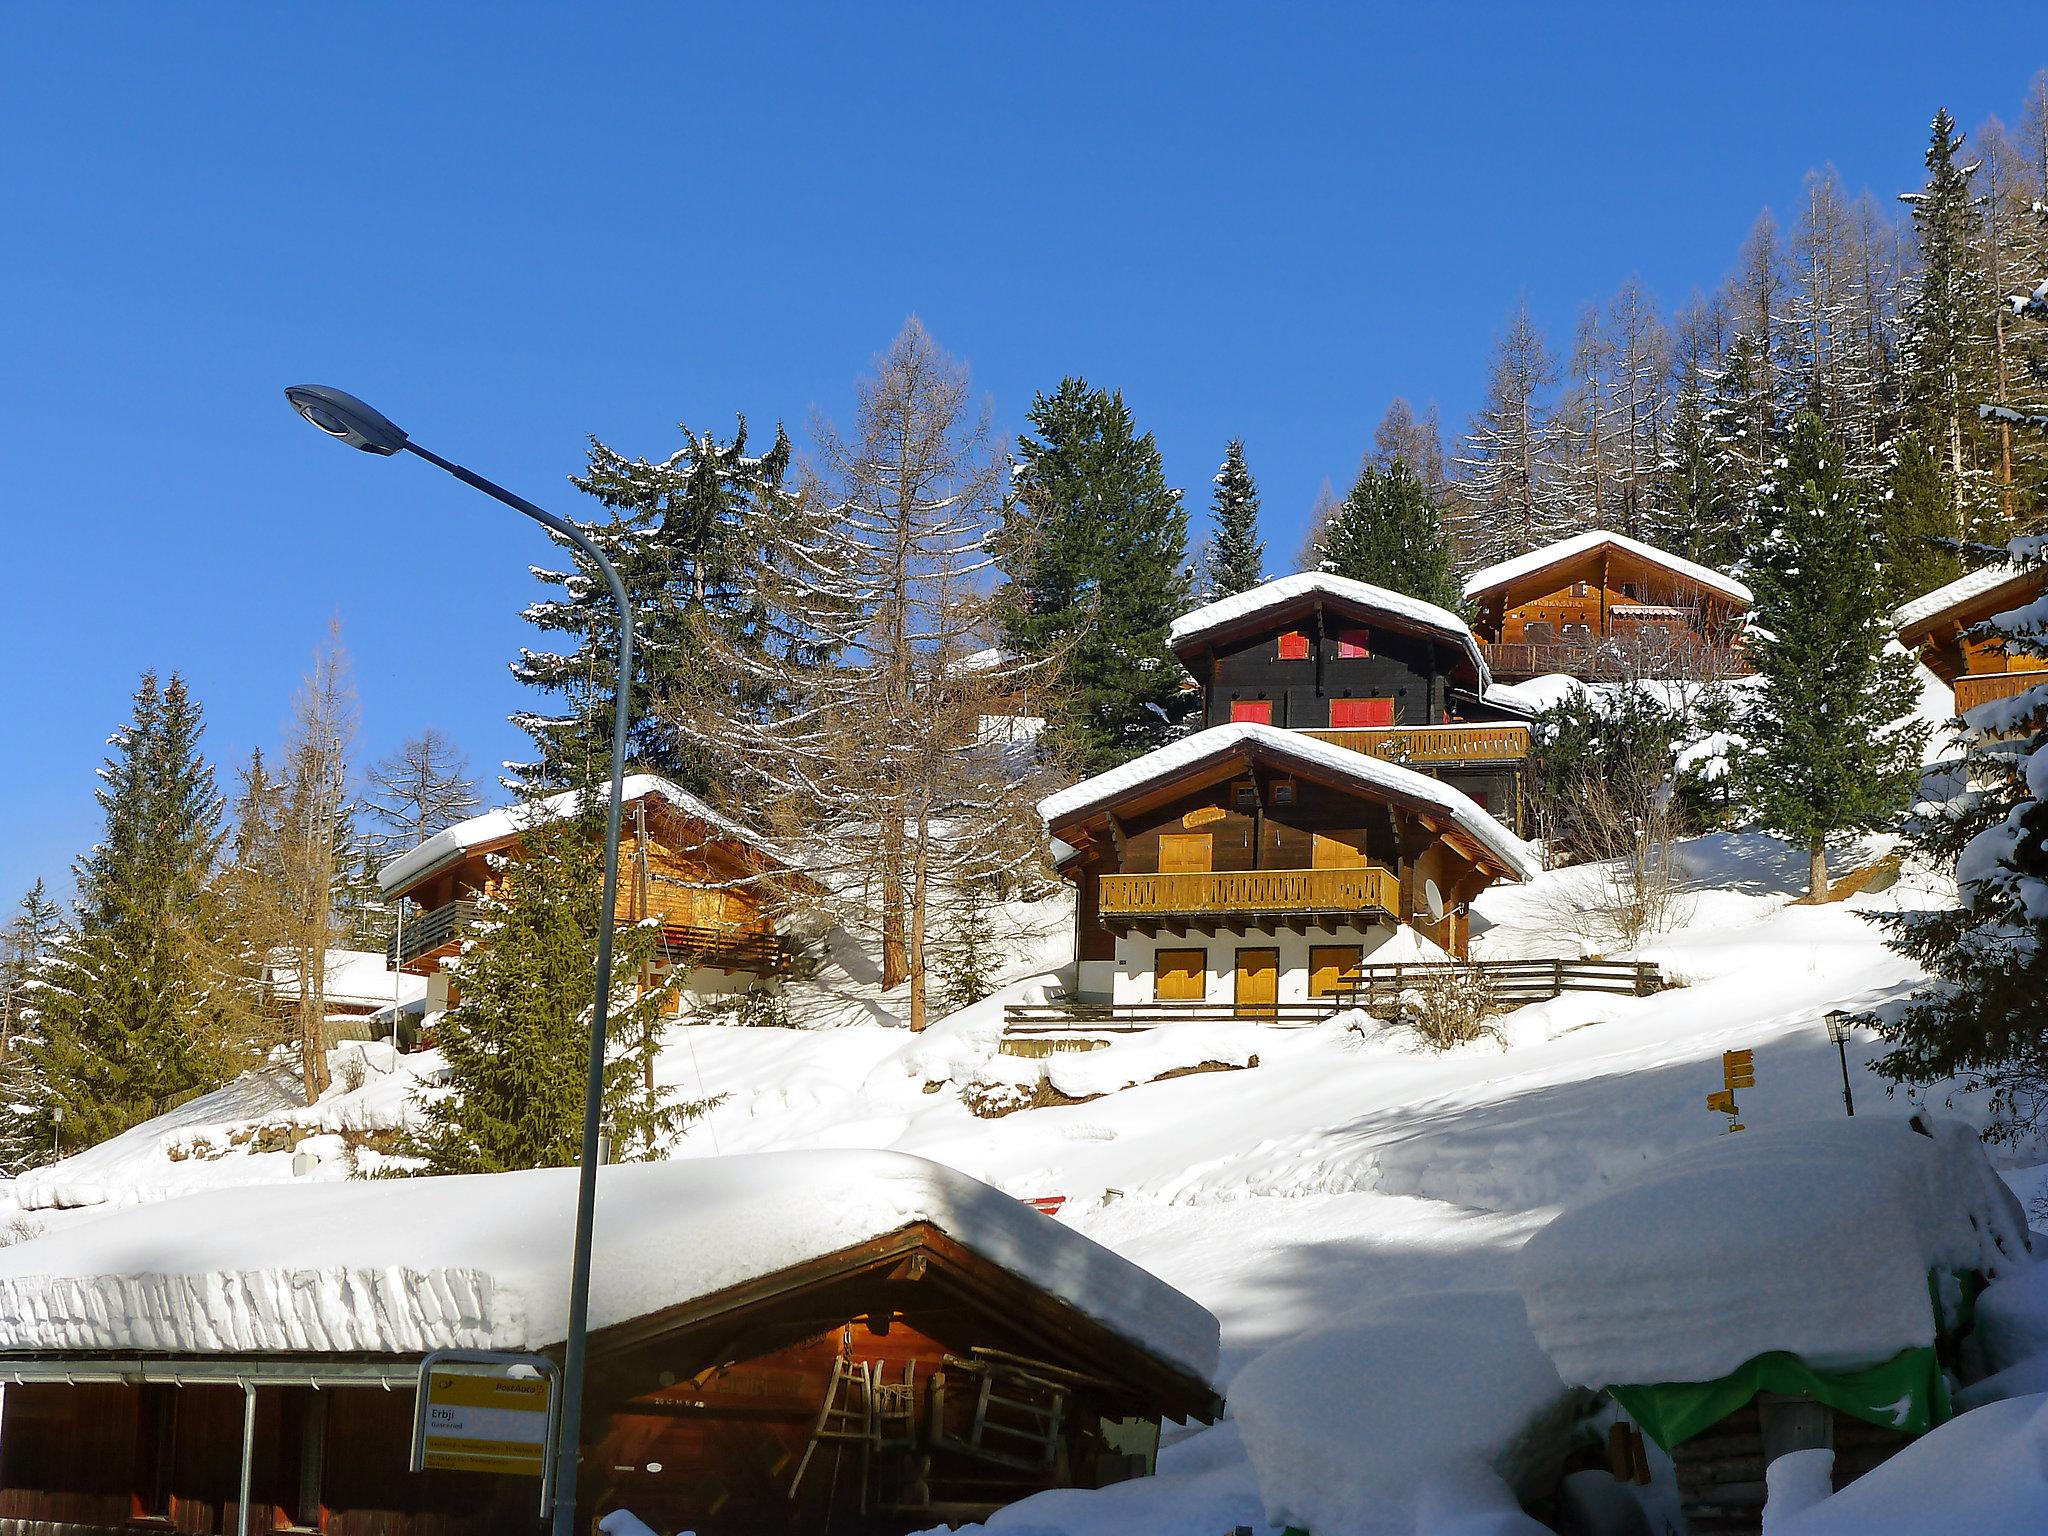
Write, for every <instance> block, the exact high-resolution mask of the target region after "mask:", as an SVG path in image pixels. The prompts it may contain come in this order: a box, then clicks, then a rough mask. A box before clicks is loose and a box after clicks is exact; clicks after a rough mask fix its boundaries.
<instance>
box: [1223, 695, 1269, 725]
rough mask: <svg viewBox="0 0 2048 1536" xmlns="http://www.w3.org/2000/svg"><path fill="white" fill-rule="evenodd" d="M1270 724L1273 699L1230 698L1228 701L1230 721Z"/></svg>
mask: <svg viewBox="0 0 2048 1536" xmlns="http://www.w3.org/2000/svg"><path fill="white" fill-rule="evenodd" d="M1239 722H1244V723H1248V724H1251V725H1271V724H1272V723H1273V701H1272V700H1271V699H1232V700H1231V701H1230V723H1231V724H1232V725H1236V724H1238V723H1239Z"/></svg>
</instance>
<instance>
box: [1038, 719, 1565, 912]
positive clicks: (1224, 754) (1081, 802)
mask: <svg viewBox="0 0 2048 1536" xmlns="http://www.w3.org/2000/svg"><path fill="white" fill-rule="evenodd" d="M1252 752H1257V753H1260V754H1262V755H1265V756H1268V757H1275V758H1279V759H1282V760H1284V761H1290V762H1293V763H1297V764H1299V765H1301V766H1302V767H1304V768H1308V769H1311V770H1313V771H1314V772H1315V773H1316V774H1318V775H1320V776H1323V777H1326V778H1333V779H1336V780H1338V781H1339V782H1343V783H1349V784H1352V785H1355V786H1357V787H1358V788H1359V789H1361V790H1364V791H1366V792H1367V793H1372V794H1379V795H1383V796H1387V797H1389V798H1393V799H1396V800H1401V801H1406V802H1409V803H1411V804H1423V805H1429V806H1432V807H1434V808H1435V809H1437V810H1440V811H1442V812H1443V813H1444V814H1446V815H1447V816H1449V817H1450V818H1451V820H1453V821H1454V822H1456V823H1457V824H1458V826H1459V827H1460V828H1462V829H1463V830H1464V831H1465V832H1466V833H1467V834H1468V835H1469V836H1470V837H1471V838H1472V839H1473V840H1474V841H1476V842H1477V843H1479V844H1480V845H1481V846H1483V847H1484V848H1485V849H1486V850H1487V851H1488V852H1489V853H1491V854H1492V855H1493V856H1494V857H1495V858H1497V859H1498V860H1500V862H1501V863H1502V864H1503V865H1505V866H1506V868H1507V869H1508V870H1509V871H1510V872H1512V873H1513V874H1514V875H1515V876H1516V877H1517V878H1519V879H1523V880H1530V879H1534V878H1535V876H1536V874H1537V872H1538V871H1539V870H1541V869H1542V867H1543V866H1542V865H1541V863H1540V862H1538V860H1537V858H1536V855H1535V854H1534V853H1533V852H1531V851H1530V848H1529V845H1528V844H1527V843H1525V842H1523V841H1522V840H1521V839H1520V838H1519V837H1517V836H1515V834H1514V833H1512V832H1510V831H1509V830H1508V829H1507V828H1506V827H1504V826H1502V825H1501V824H1500V823H1499V822H1497V821H1495V820H1494V819H1493V817H1491V816H1489V815H1488V814H1487V813H1486V812H1485V811H1484V810H1483V809H1482V808H1481V807H1480V805H1479V803H1478V802H1477V801H1475V800H1474V799H1472V797H1471V796H1469V795H1467V794H1465V793H1463V792H1462V791H1460V790H1457V789H1453V788H1452V787H1451V786H1450V785H1448V784H1446V783H1444V782H1443V781H1442V780H1440V779H1433V778H1431V777H1430V776H1429V775H1428V774H1425V773H1417V772H1416V771H1415V770H1414V769H1412V768H1403V767H1402V766H1400V764H1398V763H1389V762H1385V761H1383V760H1382V759H1380V758H1377V757H1372V756H1370V755H1368V754H1366V753H1364V752H1354V751H1352V750H1351V749H1350V748H1349V747H1339V746H1335V745H1332V744H1331V743H1329V742H1326V741H1318V740H1317V739H1316V738H1315V737H1313V736H1310V735H1307V734H1306V733H1304V732H1301V731H1285V730H1281V729H1279V728H1278V727H1275V726H1270V725H1256V724H1253V723H1251V722H1249V721H1238V722H1236V723H1234V724H1231V725H1215V726H1211V727H1210V728H1209V729H1208V730H1206V731H1197V732H1196V733H1195V734H1194V735H1192V736H1185V737H1183V738H1181V739H1180V740H1179V741H1174V742H1168V743H1167V744H1166V745H1165V746H1163V747H1160V748H1157V749H1156V750H1154V751H1151V752H1147V753H1146V754H1145V755H1144V756H1143V757H1138V758H1133V759H1132V760H1131V761H1130V762H1128V763H1122V764H1119V765H1118V766H1117V767H1115V768H1111V769H1108V770H1107V771H1105V772H1102V773H1098V774H1096V775H1095V776H1094V777H1093V778H1088V779H1083V780H1082V781H1081V782H1080V783H1078V784H1076V785H1073V786H1072V787H1071V788H1068V789H1063V790H1060V791H1059V792H1058V793H1056V794H1051V795H1048V796H1046V797H1045V799H1043V800H1041V801H1039V802H1038V813H1039V815H1041V816H1043V817H1044V818H1045V820H1046V823H1047V825H1048V826H1051V827H1053V828H1055V830H1057V827H1058V825H1059V824H1060V823H1062V822H1065V821H1069V820H1071V819H1072V818H1074V817H1075V816H1078V815H1081V814H1083V813H1085V812H1088V811H1091V810H1094V809H1096V808H1097V807H1100V806H1104V805H1108V804H1110V803H1111V802H1113V801H1116V800H1119V799H1121V798H1123V797H1124V796H1125V795H1127V794H1129V793H1131V792H1132V791H1133V790H1137V789H1142V788H1144V787H1145V786H1147V785H1151V784H1159V783H1165V782H1170V781H1171V780H1173V779H1176V778H1180V777H1182V776H1184V775H1186V774H1189V773H1192V772H1195V771H1198V770H1200V769H1202V768H1204V767H1207V766H1210V765H1212V764H1214V763H1217V762H1220V761H1222V760H1223V759H1225V758H1228V757H1231V756H1233V755H1244V754H1248V753H1252Z"/></svg>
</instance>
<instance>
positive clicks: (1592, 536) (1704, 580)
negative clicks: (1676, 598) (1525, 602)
mask: <svg viewBox="0 0 2048 1536" xmlns="http://www.w3.org/2000/svg"><path fill="white" fill-rule="evenodd" d="M1603 545H1605V546H1608V547H1610V548H1613V549H1625V550H1627V551H1628V552H1629V553H1630V554H1632V555H1635V556H1637V557H1638V558H1640V559H1643V560H1648V561H1649V562H1650V563H1651V564H1653V565H1661V566H1663V567H1664V568H1665V569H1666V570H1668V571H1677V572H1678V573H1679V574H1681V575H1684V576H1690V577H1691V578H1692V579H1693V580H1694V581H1696V582H1698V583H1699V584H1700V585H1701V586H1703V587H1711V588H1713V589H1714V590H1715V591H1716V592H1719V593H1721V594H1722V595H1723V596H1726V597H1732V598H1734V599H1735V601H1736V602H1738V603H1741V604H1743V605H1744V606H1745V607H1746V606H1748V605H1749V604H1750V603H1753V602H1755V601H1756V598H1755V596H1754V595H1753V594H1752V593H1751V592H1750V590H1749V588H1748V587H1745V586H1744V585H1743V584H1742V583H1741V582H1739V581H1737V580H1736V579H1735V578H1734V577H1733V576H1730V575H1727V574H1725V573H1724V572H1721V571H1717V570H1714V569H1712V568H1711V567H1709V566H1704V565H1697V564H1695V563H1694V562H1692V561H1690V560H1687V559H1686V558H1685V557H1684V556H1682V555H1674V554H1672V553H1671V552H1670V551H1669V550H1664V549H1658V548H1656V547H1655V546H1654V545H1650V544H1645V543H1643V542H1642V541H1641V540H1640V539H1632V538H1629V537H1628V536H1627V535H1626V534H1621V533H1610V532H1608V531H1607V530H1606V529H1604V528H1595V529H1592V530H1591V531H1589V532H1586V533H1575V534H1573V535H1572V536H1571V537H1570V538H1568V539H1559V540H1558V541H1557V542H1556V543H1555V544H1546V545H1544V546H1543V547H1542V548H1541V549H1532V550H1530V551H1529V552H1528V553H1527V554H1525V555H1516V556H1515V557H1514V558H1513V559H1512V560H1503V561H1501V562H1500V563H1499V564H1498V565H1489V566H1487V567H1486V568H1485V569H1484V570H1479V571H1474V572H1473V573H1472V574H1471V575H1470V576H1468V577H1466V578H1465V595H1466V596H1467V597H1477V596H1478V595H1479V594H1480V593H1481V592H1488V591H1491V590H1492V589H1493V588H1495V587H1499V586H1504V585H1506V584H1507V583H1508V582H1511V581H1515V580H1518V579H1520V578H1521V577H1523V576H1528V575H1531V574H1533V573H1534V572H1536V571H1541V570H1546V569H1548V568H1549V567H1550V566H1553V565H1556V564H1558V563H1559V562H1560V561H1564V560H1571V559H1575V558H1576V557H1578V556H1579V555H1583V554H1584V553H1586V551H1587V550H1589V549H1599V548H1600V547H1601V546H1603Z"/></svg>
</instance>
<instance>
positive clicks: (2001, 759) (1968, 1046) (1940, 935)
mask: <svg viewBox="0 0 2048 1536" xmlns="http://www.w3.org/2000/svg"><path fill="white" fill-rule="evenodd" d="M2005 554H2006V556H2007V558H2009V559H2010V560H2011V561H2012V562H2014V563H2015V564H2017V565H2020V566H2022V567H2024V568H2032V569H2037V570H2039V569H2043V568H2048V537H2043V536H2036V537H2032V538H2024V539H2015V540H2014V541H2013V542H2012V544H2011V545H2010V546H2008V548H2007V550H2006V551H2005ZM1976 632H1977V633H1978V634H1980V635H1990V636H1996V637H1997V638H1998V639H2000V640H2001V641H2003V643H2004V645H2005V648H2006V651H2007V654H2008V655H2009V656H2016V657H2048V596H2042V597H2038V598H2036V599H2034V601H2032V602H2030V603H2025V604H2022V605H2021V606H2020V607H2018V608H2013V609H2009V610H2007V611H2006V612H2003V613H1999V614H1995V615H1994V616H1993V617H1991V618H1990V619H1988V620H1986V621H1985V622H1984V623H1983V624H1982V625H1979V626H1978V627H1977V631H1976ZM1964 727H1965V736H1966V740H1967V742H1968V760H1969V764H1970V769H1971V773H1970V778H1971V781H1972V785H1973V787H1972V788H1970V789H1967V790H1965V791H1964V792H1963V793H1962V794H1960V795H1958V796H1956V797H1955V798H1954V799H1952V800H1950V801H1948V802H1947V803H1945V804H1943V805H1940V806H1935V807H1930V808H1926V809H1924V810H1923V811H1922V812H1921V813H1920V814H1919V815H1917V816H1916V817H1915V818H1914V819H1913V820H1912V822H1911V823H1909V825H1908V828H1907V831H1908V834H1909V836H1910V837H1911V839H1912V842H1913V843H1914V845H1915V847H1916V848H1917V849H1918V851H1919V852H1920V853H1921V855H1922V856H1923V857H1925V858H1927V859H1928V860H1929V861H1931V862H1934V863H1937V864H1945V865H1949V866H1951V867H1953V869H1954V871H1955V877H1956V901H1955V905H1953V906H1951V907H1946V908H1935V909H1932V910H1925V911H1906V912H1898V913H1886V914H1882V915H1880V916H1878V917H1877V919H1876V920H1877V921H1880V922H1882V923H1884V924H1885V925H1886V926H1888V927H1889V928H1890V929H1891V930H1892V941H1891V942H1892V946H1893V947H1894V948H1895V949H1898V950H1900V951H1901V952H1903V953H1905V954H1908V955H1911V956H1912V957H1913V958H1914V959H1915V960H1918V961H1919V962H1920V963H1921V964H1922V965H1923V966H1925V967H1926V968H1927V969H1928V971H1930V972H1931V973H1932V974H1933V976H1934V981H1933V982H1932V984H1931V985H1929V986H1928V987H1926V988H1924V989H1923V990H1922V991H1921V992H1920V993H1918V994H1917V995H1916V996H1915V997H1914V998H1913V1000H1912V1002H1911V1003H1910V1004H1909V1005H1908V1006H1907V1008H1906V1010H1905V1011H1904V1012H1903V1013H1902V1014H1901V1015H1900V1016H1899V1017H1898V1018H1897V1019H1895V1020H1892V1021H1889V1022H1887V1023H1885V1024H1883V1025H1882V1026H1881V1027H1882V1028H1883V1030H1884V1033H1885V1035H1886V1037H1887V1038H1888V1039H1890V1040H1891V1042H1892V1049H1891V1051H1890V1052H1889V1053H1888V1054H1886V1055H1885V1056H1884V1057H1882V1058H1881V1059H1880V1060H1879V1061H1878V1063H1877V1068H1878V1070H1879V1071H1880V1072H1882V1073H1883V1074H1884V1075H1885V1076H1887V1077H1889V1078H1891V1079H1893V1080H1894V1081H1895V1082H1903V1083H1932V1082H1939V1081H1941V1080H1943V1079H1945V1078H1950V1077H1959V1078H1962V1079H1963V1080H1964V1081H1965V1082H1967V1083H1969V1084H1971V1085H1973V1086H1981V1087H1987V1088H1989V1089H1990V1091H1991V1092H1990V1097H1991V1104H1992V1112H1993V1122H1992V1133H1993V1134H1994V1135H1995V1136H1999V1137H2003V1138H2006V1139H2016V1138H2018V1137H2020V1136H2022V1135H2024V1134H2026V1133H2027V1132H2028V1131H2030V1130H2032V1129H2034V1128H2036V1127H2037V1126H2039V1125H2040V1124H2041V1123H2042V1120H2043V1114H2044V1111H2048V1008H2044V1007H2043V1004H2042V999H2043V998H2048V678H2044V685H2043V686H2039V687H2035V688H2031V689H2029V690H2028V691H2026V692H2024V693H2021V694H2018V695H2017V696H2015V697H2013V698H2010V699H2002V700H1998V701H1996V702H1994V703H1990V704H1985V705H1982V706H1980V707H1979V708H1977V709H1974V710H1972V711H1971V712H1970V714H1969V716H1968V718H1967V719H1966V720H1965V721H1964Z"/></svg>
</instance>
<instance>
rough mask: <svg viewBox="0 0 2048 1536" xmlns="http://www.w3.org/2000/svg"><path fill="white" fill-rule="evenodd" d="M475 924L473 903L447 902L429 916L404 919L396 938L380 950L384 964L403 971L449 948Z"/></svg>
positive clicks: (425, 913) (418, 915)
mask: <svg viewBox="0 0 2048 1536" xmlns="http://www.w3.org/2000/svg"><path fill="white" fill-rule="evenodd" d="M475 921H476V903H475V902H473V901H451V902H449V903H448V904H447V905H446V906H441V907H436V908H434V910H433V911H431V912H421V913H417V914H415V915H414V916H412V917H410V918H408V919H407V920H406V922H405V926H404V927H403V929H402V930H401V931H400V932H399V934H398V936H397V937H396V938H394V939H393V940H392V941H391V942H390V943H389V944H386V945H385V946H384V963H385V964H386V965H389V966H392V967H394V968H395V969H399V970H403V969H404V968H405V967H406V966H408V965H411V964H412V963H413V962H414V961H415V960H419V959H423V958H424V957H426V956H428V955H431V954H432V953H433V952H434V951H435V950H437V949H440V948H442V947H443V946H445V945H449V944H453V943H454V942H455V941H456V940H457V939H459V938H461V937H462V935H463V934H464V933H465V932H467V931H468V929H469V926H470V924H472V923H474V922H475Z"/></svg>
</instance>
